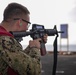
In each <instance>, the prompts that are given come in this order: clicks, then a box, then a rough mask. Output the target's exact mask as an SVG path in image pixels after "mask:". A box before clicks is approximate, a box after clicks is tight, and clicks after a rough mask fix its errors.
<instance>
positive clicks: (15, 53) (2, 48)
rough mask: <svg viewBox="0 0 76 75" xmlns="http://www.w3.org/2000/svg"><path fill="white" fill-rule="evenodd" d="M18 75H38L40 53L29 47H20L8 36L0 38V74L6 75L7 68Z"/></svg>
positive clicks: (39, 70)
mask: <svg viewBox="0 0 76 75" xmlns="http://www.w3.org/2000/svg"><path fill="white" fill-rule="evenodd" d="M9 66H10V67H11V68H12V69H13V70H14V71H16V72H18V75H40V72H41V68H40V52H39V50H38V49H37V48H30V47H29V46H28V47H27V48H26V49H25V50H22V46H21V45H20V43H18V42H17V41H16V40H15V39H14V38H12V37H10V36H0V73H1V75H7V69H8V67H9Z"/></svg>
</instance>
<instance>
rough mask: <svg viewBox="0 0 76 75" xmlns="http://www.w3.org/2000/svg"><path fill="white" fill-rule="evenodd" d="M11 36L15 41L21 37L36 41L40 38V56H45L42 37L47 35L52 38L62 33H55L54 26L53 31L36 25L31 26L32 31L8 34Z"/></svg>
mask: <svg viewBox="0 0 76 75" xmlns="http://www.w3.org/2000/svg"><path fill="white" fill-rule="evenodd" d="M10 33H11V34H13V35H14V37H15V39H16V40H17V41H19V42H20V41H21V40H22V37H25V36H28V35H30V36H31V38H33V39H37V38H41V39H42V41H41V48H40V51H41V55H45V54H46V48H45V42H44V40H43V36H44V35H45V34H48V36H54V35H57V34H58V33H62V31H57V29H56V25H55V26H54V28H53V29H45V28H44V26H43V25H38V24H33V25H32V29H31V30H30V31H27V32H25V31H17V32H10Z"/></svg>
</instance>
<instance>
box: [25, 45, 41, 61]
mask: <svg viewBox="0 0 76 75" xmlns="http://www.w3.org/2000/svg"><path fill="white" fill-rule="evenodd" d="M24 52H25V53H26V54H27V55H29V56H31V57H32V58H36V59H38V60H40V50H39V49H38V48H36V47H29V46H27V48H26V49H25V50H24Z"/></svg>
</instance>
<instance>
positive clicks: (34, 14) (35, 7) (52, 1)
mask: <svg viewBox="0 0 76 75" xmlns="http://www.w3.org/2000/svg"><path fill="white" fill-rule="evenodd" d="M11 2H17V3H20V4H22V5H24V6H26V7H27V8H28V9H29V10H30V13H31V14H30V17H31V22H32V24H33V23H37V24H41V25H44V26H45V28H49V29H52V28H53V27H54V25H57V29H58V30H60V24H65V23H67V24H68V26H69V28H68V35H69V44H76V39H74V38H75V37H76V33H75V32H76V31H75V29H76V28H75V27H76V26H75V25H76V0H0V21H2V19H3V10H4V9H5V7H6V6H7V5H8V4H9V3H11ZM29 29H31V26H30V28H29ZM29 39H31V38H30V36H28V37H25V38H24V40H23V41H22V42H21V43H22V44H23V45H24V44H28V40H29ZM53 40H54V37H49V38H48V42H47V44H53V42H54V41H53ZM59 41H60V37H59V39H58V43H59ZM62 42H63V44H67V40H66V39H63V40H62Z"/></svg>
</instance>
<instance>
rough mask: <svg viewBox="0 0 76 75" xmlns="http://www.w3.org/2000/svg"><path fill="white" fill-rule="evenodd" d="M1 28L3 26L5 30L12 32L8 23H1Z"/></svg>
mask: <svg viewBox="0 0 76 75" xmlns="http://www.w3.org/2000/svg"><path fill="white" fill-rule="evenodd" d="M1 26H2V27H3V28H5V29H6V31H7V32H9V31H10V29H9V27H8V26H9V25H8V24H7V23H5V22H2V23H1Z"/></svg>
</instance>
